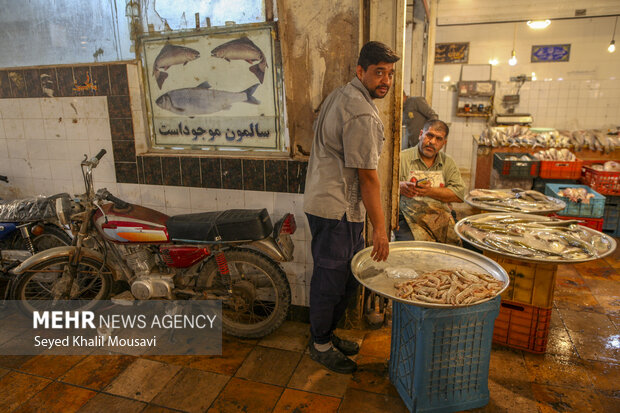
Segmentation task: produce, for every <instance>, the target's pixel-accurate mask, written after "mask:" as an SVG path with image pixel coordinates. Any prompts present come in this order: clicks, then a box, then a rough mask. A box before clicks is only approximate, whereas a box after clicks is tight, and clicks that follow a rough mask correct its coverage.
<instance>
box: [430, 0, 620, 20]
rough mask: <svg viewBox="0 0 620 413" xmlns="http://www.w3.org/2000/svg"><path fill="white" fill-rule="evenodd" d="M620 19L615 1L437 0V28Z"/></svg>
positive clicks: (619, 5) (616, 0)
mask: <svg viewBox="0 0 620 413" xmlns="http://www.w3.org/2000/svg"><path fill="white" fill-rule="evenodd" d="M579 9H585V17H588V16H590V17H594V16H610V15H620V1H618V0H538V1H532V0H487V1H483V0H438V8H437V25H438V26H445V25H461V24H476V23H493V22H507V21H526V20H537V19H559V18H575V11H576V10H579Z"/></svg>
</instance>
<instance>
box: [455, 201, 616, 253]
mask: <svg viewBox="0 0 620 413" xmlns="http://www.w3.org/2000/svg"><path fill="white" fill-rule="evenodd" d="M492 215H496V216H498V217H499V216H506V215H510V216H511V217H514V218H519V217H521V218H525V219H529V220H531V221H541V222H544V221H558V219H557V218H552V217H545V216H539V215H533V214H517V213H514V212H509V213H508V212H504V213H503V214H498V213H496V212H492V213H486V214H478V215H471V216H469V217H465V218H463V219H461V220H460V221H459V222H457V223H456V225H455V226H454V231H456V233H457V234H458V236H459V237H461V239H462V240H463V241H466V242H469V243H470V244H472V245H474V246H476V247H478V248H481V249H483V250H485V251H489V252H492V253H495V254H498V255H502V256H505V257H512V258H517V259H519V260H522V261H532V262H547V263H552V264H553V263H558V264H562V263H571V264H576V263H579V262H586V261H594V260H598V259H600V258H603V257H606V256H608V255H609V254H611V253H612V252H614V250H615V249H616V240H614V239H613V238H612V237H610V236H609V235H607V234H604V233H602V232H599V231H597V230H595V229H592V228H588V227H582V228H583V229H585V230H586V231H588V232H592V233H596V234H597V235H600V236H602V237H603V238H605V239H606V240H607V241H608V242H609V245H610V248H609V250H608V251H607V252H606V253H604V254H601V255H599V256H598V257H592V258H587V259H578V260H568V259H557V260H555V259H550V258H549V257H540V258H534V257H524V256H522V255H517V254H508V253H507V252H504V251H498V250H496V249H493V248H491V247H489V246H488V245H486V244H482V243H480V242H475V241H472V240H470V239H469V238H467V237H466V236H464V235H463V234H462V232H461V226H462V225H463V223H464V222H465V221H466V220H468V219H477V218H482V217H487V216H492ZM575 219H577V220H578V219H579V218H577V217H575Z"/></svg>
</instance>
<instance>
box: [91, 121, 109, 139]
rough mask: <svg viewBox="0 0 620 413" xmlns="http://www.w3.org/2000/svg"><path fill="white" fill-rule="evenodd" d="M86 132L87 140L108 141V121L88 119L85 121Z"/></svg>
mask: <svg viewBox="0 0 620 413" xmlns="http://www.w3.org/2000/svg"><path fill="white" fill-rule="evenodd" d="M86 131H87V133H88V139H89V140H91V141H92V140H95V141H110V139H112V134H111V132H110V121H109V119H108V118H88V119H86Z"/></svg>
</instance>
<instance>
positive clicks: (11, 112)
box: [0, 99, 22, 119]
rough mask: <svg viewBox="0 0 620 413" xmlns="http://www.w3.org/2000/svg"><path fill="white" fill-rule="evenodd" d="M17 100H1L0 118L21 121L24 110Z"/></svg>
mask: <svg viewBox="0 0 620 413" xmlns="http://www.w3.org/2000/svg"><path fill="white" fill-rule="evenodd" d="M15 101H16V99H0V116H1V117H2V119H21V118H22V108H21V105H20V104H19V103H18V102H15Z"/></svg>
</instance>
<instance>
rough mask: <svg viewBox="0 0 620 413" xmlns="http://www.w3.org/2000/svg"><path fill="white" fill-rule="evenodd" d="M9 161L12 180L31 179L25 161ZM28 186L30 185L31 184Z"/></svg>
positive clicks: (30, 172)
mask: <svg viewBox="0 0 620 413" xmlns="http://www.w3.org/2000/svg"><path fill="white" fill-rule="evenodd" d="M9 161H10V162H9V165H10V168H11V169H10V170H11V172H12V176H13V177H14V178H32V170H31V169H30V164H29V163H28V161H27V160H26V159H10V160H9ZM30 184H31V185H32V182H31V183H30Z"/></svg>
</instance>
